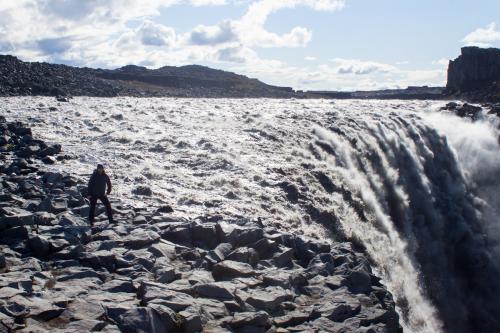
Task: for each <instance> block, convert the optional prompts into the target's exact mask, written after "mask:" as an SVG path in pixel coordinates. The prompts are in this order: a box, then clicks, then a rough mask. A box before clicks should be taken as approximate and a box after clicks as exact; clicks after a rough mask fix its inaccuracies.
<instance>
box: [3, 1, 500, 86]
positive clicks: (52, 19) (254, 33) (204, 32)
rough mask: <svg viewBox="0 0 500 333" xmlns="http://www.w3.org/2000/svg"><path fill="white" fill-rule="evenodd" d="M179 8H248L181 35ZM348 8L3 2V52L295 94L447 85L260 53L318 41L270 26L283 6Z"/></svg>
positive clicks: (338, 4) (427, 73) (306, 32)
mask: <svg viewBox="0 0 500 333" xmlns="http://www.w3.org/2000/svg"><path fill="white" fill-rule="evenodd" d="M177 4H190V5H193V6H216V5H231V4H243V5H244V6H246V11H245V13H244V14H243V15H242V16H241V17H239V18H232V19H225V20H221V21H220V22H218V23H216V24H214V25H197V26H194V27H192V28H191V29H188V30H187V31H176V30H175V29H174V27H170V26H167V25H164V24H161V23H159V20H157V16H158V15H160V10H162V9H165V8H167V9H166V10H167V11H168V7H169V6H174V5H177ZM343 6H344V1H340V0H257V1H252V2H250V1H247V0H225V1H222V0H145V1H136V0H88V1H80V0H16V1H1V0H0V51H2V52H9V53H13V54H16V55H18V56H20V57H21V58H22V59H24V60H30V61H33V60H34V61H57V62H63V63H71V64H75V65H84V66H92V67H105V68H109V67H119V66H123V65H127V64H137V65H142V66H148V67H160V66H164V65H183V64H190V63H199V64H205V65H209V66H212V67H217V68H223V69H226V70H231V71H234V72H237V73H241V74H244V75H247V76H250V77H256V78H259V79H261V80H263V81H264V82H266V83H270V84H276V85H287V86H292V87H294V88H297V89H335V90H358V89H379V88H387V87H391V88H395V87H405V86H407V85H422V84H432V85H439V84H444V81H445V69H444V67H443V68H441V67H439V68H438V67H435V69H433V70H413V71H409V70H402V69H400V68H398V67H396V66H393V65H389V64H384V63H380V62H376V61H371V60H359V59H343V58H336V59H333V61H331V62H328V63H327V64H322V63H321V62H319V61H317V59H316V57H313V56H308V57H306V58H305V60H307V61H304V64H303V66H300V67H299V66H292V65H289V64H287V63H285V62H283V61H280V60H277V59H269V58H262V57H261V56H260V55H259V52H261V51H260V50H261V48H285V47H287V48H288V47H305V46H307V45H308V43H309V42H310V41H311V40H312V38H313V31H312V30H311V29H310V28H309V27H301V26H295V27H294V26H293V25H292V26H291V28H290V29H289V30H288V31H286V32H284V33H281V32H280V33H277V32H275V31H271V30H270V29H269V28H268V27H267V26H266V23H267V20H268V18H269V17H270V15H272V14H274V13H276V12H278V11H280V10H282V9H286V8H288V9H293V8H295V9H297V8H299V7H300V8H301V9H307V10H314V11H330V12H332V11H336V10H340V9H341V8H342V7H343ZM192 10H202V9H200V8H193V9H192ZM493 30H494V27H493ZM396 65H397V64H396Z"/></svg>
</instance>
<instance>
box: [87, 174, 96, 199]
mask: <svg viewBox="0 0 500 333" xmlns="http://www.w3.org/2000/svg"><path fill="white" fill-rule="evenodd" d="M94 183H95V175H94V174H92V176H90V179H89V185H88V186H87V195H92V193H93V192H94Z"/></svg>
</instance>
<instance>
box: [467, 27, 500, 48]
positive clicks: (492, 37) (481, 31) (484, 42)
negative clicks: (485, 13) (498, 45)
mask: <svg viewBox="0 0 500 333" xmlns="http://www.w3.org/2000/svg"><path fill="white" fill-rule="evenodd" d="M462 41H463V42H464V43H465V44H466V45H471V46H472V45H474V46H481V47H487V46H491V43H494V42H498V41H500V31H497V30H496V23H495V22H492V23H490V24H488V25H487V26H486V27H485V28H478V29H476V30H474V31H473V32H471V33H469V34H468V35H467V36H465V37H464V39H463V40H462Z"/></svg>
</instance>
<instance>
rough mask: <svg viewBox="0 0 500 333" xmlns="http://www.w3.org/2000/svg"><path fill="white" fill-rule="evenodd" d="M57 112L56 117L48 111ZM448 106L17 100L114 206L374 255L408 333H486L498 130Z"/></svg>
mask: <svg viewBox="0 0 500 333" xmlns="http://www.w3.org/2000/svg"><path fill="white" fill-rule="evenodd" d="M50 106H54V107H56V109H55V110H54V109H49V107H50ZM438 106H439V102H426V101H405V102H401V101H324V100H305V101H302V100H265V99H260V100H252V99H242V100H234V99H233V100H231V99H215V100H203V99H198V100H196V99H134V98H113V99H100V98H75V99H73V100H72V102H71V103H61V104H56V102H55V101H54V100H53V99H52V98H5V99H2V104H1V105H0V110H2V111H1V112H2V114H4V115H5V116H6V117H7V118H12V119H19V120H29V121H30V122H31V123H33V124H34V126H35V127H34V131H35V133H36V135H37V136H38V137H40V138H41V139H43V140H45V141H49V142H50V141H54V142H58V143H62V144H63V147H64V149H65V153H67V154H70V155H74V156H76V157H77V158H76V159H72V160H68V161H67V162H65V163H64V164H60V165H57V166H56V168H59V169H62V170H63V171H66V172H70V173H72V174H74V175H76V176H80V177H86V176H87V174H88V173H90V172H91V171H92V169H93V167H94V164H95V163H97V162H103V163H105V164H106V165H107V167H108V170H109V172H110V174H111V176H112V178H113V179H114V184H116V185H115V193H116V195H118V196H120V197H122V198H123V199H124V200H125V201H127V200H129V201H136V200H137V198H136V197H135V196H134V195H133V194H132V190H133V189H134V188H135V187H136V186H138V185H144V186H148V187H150V188H151V189H152V191H153V196H152V197H151V198H141V200H144V203H145V204H146V203H147V202H148V201H154V202H155V203H168V204H171V205H173V206H174V209H175V210H176V212H179V213H180V214H186V215H189V216H205V215H211V216H214V215H220V216H221V217H222V218H223V219H226V220H228V221H231V220H237V219H241V218H244V217H248V216H253V217H261V218H262V219H263V221H264V223H269V224H275V225H277V226H279V227H280V228H283V229H286V230H297V231H300V232H302V233H306V234H315V235H319V236H320V237H324V238H326V239H349V240H351V241H353V242H354V243H355V244H356V245H357V246H359V247H360V248H363V249H364V250H366V252H367V253H368V255H369V256H370V258H371V260H372V262H373V264H374V265H375V267H376V269H377V271H378V274H379V275H380V276H381V277H382V278H383V283H385V284H386V285H387V286H388V288H389V289H390V290H391V292H392V293H393V295H394V297H395V300H396V303H397V305H398V311H399V312H400V314H401V317H402V320H403V325H404V327H405V329H406V330H407V331H409V332H439V331H445V332H468V331H471V330H472V329H476V330H477V331H482V332H487V331H495V330H499V329H500V323H499V322H498V319H497V317H498V316H497V314H498V313H499V311H498V304H497V303H498V299H500V298H499V296H500V292H499V287H500V272H499V268H498V266H497V263H496V261H495V255H496V254H499V253H498V251H499V249H500V246H499V245H498V244H499V243H498V240H499V239H500V229H499V225H500V220H499V218H498V216H499V215H498V208H497V207H500V205H499V203H500V202H499V200H500V199H499V198H498V196H497V195H496V193H499V190H500V183H499V182H500V180H499V178H498V175H499V174H500V163H499V162H500V149H499V148H500V147H499V145H498V132H497V130H496V129H495V126H497V124H495V123H494V121H492V122H490V121H488V119H487V117H486V118H485V119H484V120H480V121H477V122H472V121H468V120H467V119H461V118H458V117H455V116H452V115H447V114H441V113H438V112H437V111H435V110H436V109H437V108H438Z"/></svg>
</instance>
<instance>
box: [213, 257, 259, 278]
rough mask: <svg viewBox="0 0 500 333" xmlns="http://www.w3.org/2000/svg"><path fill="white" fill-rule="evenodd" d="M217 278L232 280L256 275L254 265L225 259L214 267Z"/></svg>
mask: <svg viewBox="0 0 500 333" xmlns="http://www.w3.org/2000/svg"><path fill="white" fill-rule="evenodd" d="M212 275H213V277H214V279H215V280H230V279H234V278H238V277H249V276H253V275H255V271H254V270H253V268H252V266H250V265H249V264H245V263H242V262H238V261H232V260H224V261H222V262H220V263H218V264H216V265H214V267H213V268H212Z"/></svg>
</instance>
